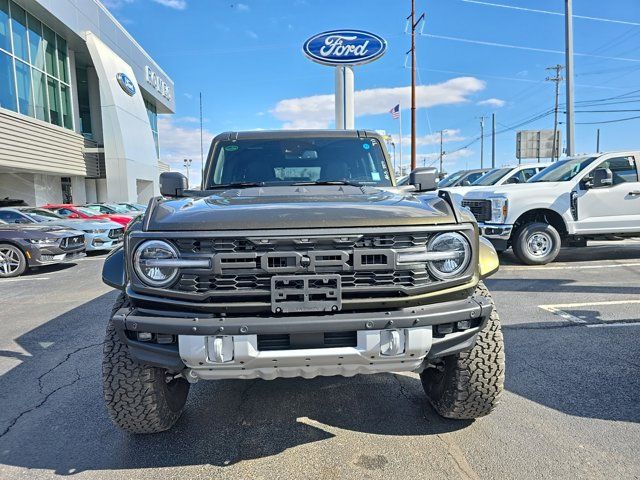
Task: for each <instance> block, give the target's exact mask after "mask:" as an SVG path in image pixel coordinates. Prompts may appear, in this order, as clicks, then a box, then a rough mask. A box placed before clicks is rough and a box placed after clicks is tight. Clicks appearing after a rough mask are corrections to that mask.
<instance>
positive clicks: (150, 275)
mask: <svg viewBox="0 0 640 480" xmlns="http://www.w3.org/2000/svg"><path fill="white" fill-rule="evenodd" d="M177 259H178V252H177V251H176V249H175V248H174V247H173V246H172V245H171V244H170V243H167V242H164V241H162V240H148V241H146V242H144V243H142V244H141V245H140V246H139V247H138V248H137V249H136V253H135V255H134V256H133V267H134V268H135V270H136V273H137V274H138V276H139V277H140V279H141V280H142V281H143V282H144V283H146V284H147V285H150V286H152V287H163V286H165V285H168V284H169V283H171V282H172V281H173V280H174V279H175V278H176V276H177V275H178V268H177V265H176V264H175V261H176V260H177Z"/></svg>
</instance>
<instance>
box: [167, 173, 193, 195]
mask: <svg viewBox="0 0 640 480" xmlns="http://www.w3.org/2000/svg"><path fill="white" fill-rule="evenodd" d="M188 188H189V181H188V180H187V177H185V176H184V175H183V174H181V173H180V172H163V173H161V174H160V194H161V195H162V196H163V197H182V196H183V192H184V191H185V190H187V189H188Z"/></svg>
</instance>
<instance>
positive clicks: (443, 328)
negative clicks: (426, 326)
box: [436, 323, 453, 335]
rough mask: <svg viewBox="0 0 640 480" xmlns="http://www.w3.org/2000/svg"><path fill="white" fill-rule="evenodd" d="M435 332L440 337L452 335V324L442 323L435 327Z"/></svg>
mask: <svg viewBox="0 0 640 480" xmlns="http://www.w3.org/2000/svg"><path fill="white" fill-rule="evenodd" d="M436 330H437V332H438V333H439V334H440V335H446V334H448V333H453V323H443V324H441V325H438V326H437V327H436Z"/></svg>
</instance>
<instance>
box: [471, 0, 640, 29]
mask: <svg viewBox="0 0 640 480" xmlns="http://www.w3.org/2000/svg"><path fill="white" fill-rule="evenodd" d="M461 1H462V2H464V3H473V4H476V5H482V6H485V7H498V8H507V9H509V10H519V11H523V12H530V13H543V14H545V15H557V16H561V17H562V16H564V13H562V12H553V11H550V10H538V9H535V8H526V7H516V6H514V5H503V4H501V3H491V2H482V1H479V0H461ZM573 18H579V19H581V20H592V21H597V22H607V23H619V24H622V25H632V26H634V27H640V23H637V22H630V21H627V20H614V19H611V18H601V17H588V16H585V15H573Z"/></svg>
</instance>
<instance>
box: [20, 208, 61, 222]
mask: <svg viewBox="0 0 640 480" xmlns="http://www.w3.org/2000/svg"><path fill="white" fill-rule="evenodd" d="M25 212H26V213H28V214H29V215H38V216H40V217H48V218H49V220H55V219H60V218H62V217H61V216H60V215H58V214H57V213H53V212H51V211H49V210H45V209H44V208H31V209H29V210H25Z"/></svg>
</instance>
